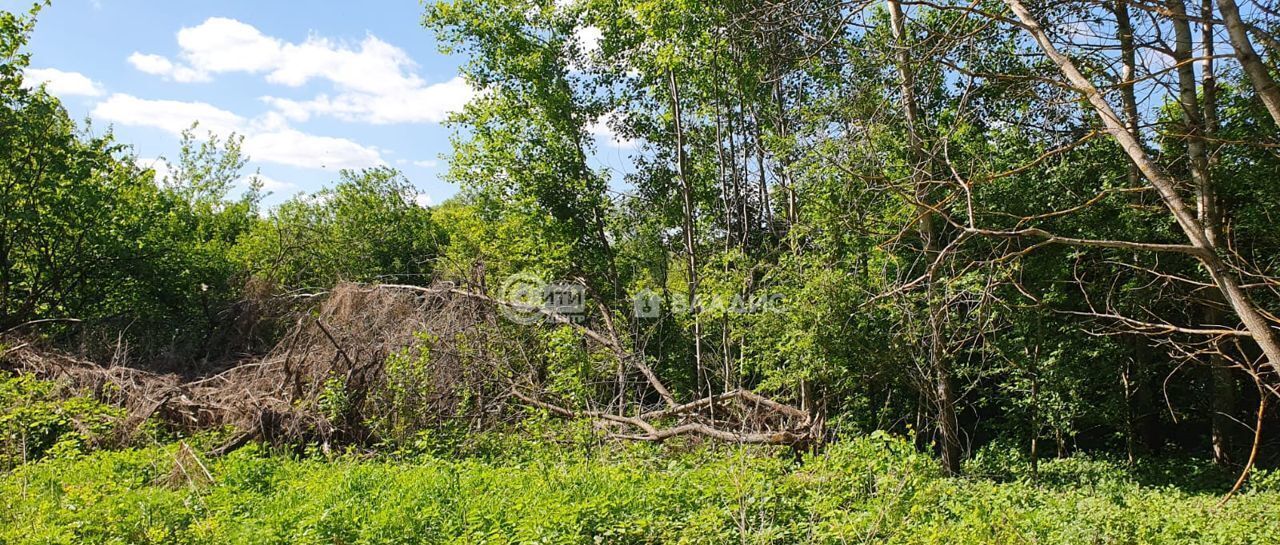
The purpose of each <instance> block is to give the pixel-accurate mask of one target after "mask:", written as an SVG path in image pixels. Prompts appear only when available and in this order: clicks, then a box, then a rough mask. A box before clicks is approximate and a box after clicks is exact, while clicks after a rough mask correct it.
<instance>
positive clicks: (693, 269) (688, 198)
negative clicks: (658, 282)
mask: <svg viewBox="0 0 1280 545" xmlns="http://www.w3.org/2000/svg"><path fill="white" fill-rule="evenodd" d="M667 76H668V78H669V80H670V83H671V115H672V116H673V117H674V118H675V137H676V175H677V176H679V178H680V195H681V198H682V200H683V204H684V250H685V254H686V255H687V257H688V264H689V313H690V316H691V317H692V318H693V364H694V371H695V373H696V376H697V380H698V385H697V389H698V391H699V392H703V390H702V389H703V387H704V386H705V387H706V391H705V392H703V393H704V394H706V395H713V394H714V393H715V392H714V390H713V389H712V388H711V385H710V383H709V381H708V379H707V377H706V370H705V369H704V368H703V366H702V322H701V320H700V319H699V313H698V306H697V305H698V249H697V246H696V240H697V239H696V235H695V233H694V225H695V221H694V201H693V184H692V182H690V181H689V173H688V172H687V170H686V165H685V155H684V126H683V125H682V120H681V116H680V87H679V85H677V84H676V75H675V72H671V71H668V72H667Z"/></svg>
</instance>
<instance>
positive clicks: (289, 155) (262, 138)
mask: <svg viewBox="0 0 1280 545" xmlns="http://www.w3.org/2000/svg"><path fill="white" fill-rule="evenodd" d="M92 115H93V117H95V118H98V119H103V120H106V121H111V122H114V123H119V124H121V125H130V126H138V127H153V128H157V129H160V130H163V131H166V132H168V133H170V134H174V135H177V134H180V133H181V132H182V130H183V129H186V128H187V127H190V126H191V123H192V122H195V121H199V122H200V129H201V130H206V131H208V132H211V133H214V134H218V135H222V136H226V135H228V134H230V133H232V132H235V133H238V134H241V135H243V136H244V144H243V149H244V151H245V153H247V154H248V155H249V157H250V158H251V159H253V160H255V161H263V162H269V163H277V164H282V165H290V166H297V167H304V168H331V169H339V168H363V167H369V166H375V165H380V164H383V161H382V157H381V154H380V153H379V152H378V150H377V149H375V148H371V147H367V146H363V145H361V144H358V143H356V142H353V141H351V140H347V139H345V138H333V137H328V136H316V135H313V134H307V133H304V132H301V131H298V130H296V129H293V128H290V127H288V126H287V125H286V124H285V123H284V121H283V119H281V118H280V117H279V116H278V115H272V114H268V115H265V116H262V117H260V118H257V119H254V120H247V119H245V118H244V117H241V116H239V115H236V114H234V113H231V112H228V111H226V110H223V109H221V108H218V107H216V106H213V105H211V104H207V103H204V102H181V101H176V100H147V99H141V98H137V97H134V96H130V95H125V94H120V93H117V94H113V95H111V97H109V98H108V99H107V100H104V101H102V102H101V103H99V104H98V106H97V107H96V108H94V110H93V113H92Z"/></svg>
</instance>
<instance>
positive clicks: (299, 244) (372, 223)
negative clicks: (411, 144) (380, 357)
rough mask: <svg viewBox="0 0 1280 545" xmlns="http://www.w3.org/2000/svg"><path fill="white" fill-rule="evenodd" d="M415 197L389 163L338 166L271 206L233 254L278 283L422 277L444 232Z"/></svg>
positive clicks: (427, 277)
mask: <svg viewBox="0 0 1280 545" xmlns="http://www.w3.org/2000/svg"><path fill="white" fill-rule="evenodd" d="M416 197H417V191H416V190H415V189H414V187H413V185H412V184H410V183H409V181H408V180H406V179H405V178H404V176H403V175H401V174H400V173H399V172H397V171H395V170H392V169H390V168H385V167H379V168H372V169H366V170H362V171H351V170H344V171H342V172H341V174H340V175H339V179H338V182H337V184H336V185H334V186H333V187H332V188H328V189H324V190H321V191H319V192H317V193H315V194H313V195H300V196H297V197H295V198H293V199H291V200H289V201H287V202H285V203H283V204H281V205H279V206H278V207H277V208H275V209H274V210H272V211H271V215H270V217H269V218H267V219H266V220H264V221H261V222H258V223H257V224H256V225H255V228H254V229H253V231H252V232H251V233H250V234H249V235H248V236H247V237H246V239H245V240H244V241H242V242H241V243H240V245H239V246H238V247H237V248H236V253H237V255H238V256H239V259H240V261H241V262H242V263H243V265H244V266H245V267H246V268H247V269H248V270H249V271H250V272H251V273H252V274H255V275H258V276H261V277H264V278H267V279H269V280H271V281H273V282H274V283H276V284H278V285H280V286H282V287H285V288H316V287H327V286H332V285H333V284H335V283H337V282H340V281H343V280H351V281H375V280H376V281H382V282H387V283H426V282H429V280H430V279H431V274H432V271H433V269H434V266H435V259H436V258H437V255H438V251H439V248H441V247H442V246H444V242H445V237H444V234H443V233H442V231H441V230H440V229H439V228H438V227H437V224H436V222H435V221H434V220H433V219H432V212H431V210H429V209H427V208H425V207H423V206H420V205H419V204H418V203H417V201H416Z"/></svg>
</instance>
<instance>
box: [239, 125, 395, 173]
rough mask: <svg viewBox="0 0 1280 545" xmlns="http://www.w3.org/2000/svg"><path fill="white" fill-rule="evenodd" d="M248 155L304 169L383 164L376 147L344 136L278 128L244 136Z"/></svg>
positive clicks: (259, 159)
mask: <svg viewBox="0 0 1280 545" xmlns="http://www.w3.org/2000/svg"><path fill="white" fill-rule="evenodd" d="M244 150H245V152H246V153H248V154H249V157H250V158H253V159H254V160H258V161H269V162H272V163H279V164H282V165H290V166H295V167H304V168H317V167H319V168H331V169H337V168H364V167H371V166H376V165H380V164H382V163H383V161H382V157H381V154H379V153H378V150H376V149H374V148H370V147H366V146H363V145H360V144H357V143H355V142H352V141H351V140H347V139H345V138H333V137H329V136H316V135H312V134H307V133H304V132H301V131H298V130H296V129H281V130H276V131H272V132H264V133H257V134H253V133H250V134H248V135H246V136H245V138H244Z"/></svg>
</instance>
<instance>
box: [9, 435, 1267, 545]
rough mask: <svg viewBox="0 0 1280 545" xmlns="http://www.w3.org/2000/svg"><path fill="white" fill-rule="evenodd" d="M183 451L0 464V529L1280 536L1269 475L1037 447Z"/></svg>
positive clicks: (690, 539)
mask: <svg viewBox="0 0 1280 545" xmlns="http://www.w3.org/2000/svg"><path fill="white" fill-rule="evenodd" d="M177 452H178V448H177V447H176V446H173V445H170V446H163V447H160V446H158V447H151V448H145V449H136V450H124V451H114V452H111V451H103V452H95V453H91V454H86V455H72V456H70V457H64V458H49V459H46V460H43V461H40V462H37V463H31V464H26V465H23V466H20V467H19V468H17V469H16V470H15V471H13V472H11V473H8V474H5V475H3V476H2V477H0V543H5V544H10V543H12V544H18V543H326V544H331V543H587V544H590V543H738V542H750V543H1046V544H1059V543H1222V544H1241V543H1276V542H1278V540H1280V536H1278V535H1277V532H1276V531H1275V529H1276V527H1277V524H1278V522H1277V521H1280V492H1277V490H1276V488H1275V487H1272V486H1268V485H1267V484H1266V481H1267V480H1268V479H1269V477H1268V476H1265V475H1264V477H1263V478H1262V479H1261V480H1260V481H1259V482H1261V483H1262V485H1260V486H1254V487H1252V488H1250V489H1248V490H1246V491H1245V493H1243V494H1242V495H1241V496H1239V497H1238V498H1237V499H1236V500H1234V501H1233V502H1232V503H1231V504H1230V505H1229V506H1228V507H1226V508H1224V509H1221V510H1217V509H1215V508H1214V505H1215V504H1216V503H1217V501H1218V499H1219V496H1218V493H1220V490H1214V491H1209V490H1194V491H1187V490H1185V489H1183V488H1178V487H1175V486H1171V485H1156V484H1142V482H1141V480H1140V479H1138V478H1135V477H1130V476H1129V475H1130V473H1129V472H1126V471H1124V470H1123V468H1122V467H1120V466H1118V465H1116V464H1112V463H1107V462H1098V461H1090V460H1083V459H1073V460H1062V461H1050V462H1047V463H1045V464H1043V465H1042V470H1041V477H1042V481H1039V482H1038V483H1031V482H1029V481H1028V480H1027V479H1025V478H1021V477H1018V476H1017V475H1014V474H1013V473H1007V474H1006V475H1005V476H1004V477H1002V478H1001V479H999V480H997V479H994V478H986V477H971V478H965V479H947V478H942V477H940V476H939V475H938V474H937V472H936V470H935V469H934V465H935V463H934V461H932V460H931V459H930V458H929V457H927V456H925V455H922V454H919V453H916V452H914V451H913V449H911V447H910V445H909V444H907V443H906V442H905V441H902V440H899V439H895V438H892V437H889V436H885V435H882V434H877V435H875V436H872V437H867V438H863V439H859V440H854V441H846V442H843V443H839V444H836V445H834V446H832V447H831V448H830V449H828V451H827V452H825V453H824V454H822V455H820V456H816V457H811V458H810V459H807V460H805V461H803V462H796V461H794V460H793V459H791V458H790V457H788V456H769V455H765V454H762V453H761V452H760V451H755V450H740V449H736V448H724V447H721V448H719V449H714V450H707V449H700V450H696V451H693V452H686V453H683V454H680V453H674V454H673V453H670V452H667V453H663V452H660V451H659V450H658V449H654V448H649V447H630V448H611V449H607V450H606V449H600V448H597V449H595V450H594V451H585V450H581V449H574V448H559V447H554V446H549V445H543V446H529V447H528V448H524V449H521V450H520V451H519V452H516V453H513V454H512V455H511V456H505V457H490V458H488V459H485V458H465V459H440V458H436V457H432V456H428V455H424V456H419V457H406V458H400V459H390V458H386V457H381V458H368V457H357V456H339V457H334V458H328V459H326V458H324V457H320V456H312V457H298V456H290V455H282V454H270V453H268V452H265V451H263V450H262V449H259V448H257V447H250V448H246V449H243V450H241V451H239V452H235V453H232V454H231V455H229V456H227V457H225V458H222V459H219V460H205V463H206V464H207V466H208V470H209V472H210V473H211V474H212V477H213V479H212V481H207V480H206V479H202V478H197V479H193V480H185V479H181V478H176V479H175V478H173V475H174V467H175V460H177V459H180V458H181V456H179V455H178V454H177ZM185 465H187V466H193V464H192V463H191V462H190V461H189V460H188V461H187V463H186V464H185ZM975 469H980V468H977V467H976V466H975ZM191 472H192V473H200V471H199V470H198V468H195V467H191ZM1139 473H1141V472H1139ZM1153 473H1158V472H1153ZM1157 480H1158V479H1157Z"/></svg>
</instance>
